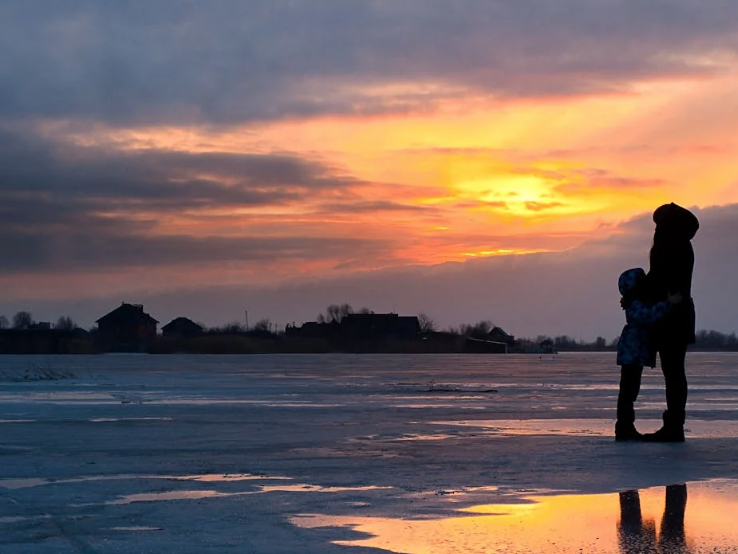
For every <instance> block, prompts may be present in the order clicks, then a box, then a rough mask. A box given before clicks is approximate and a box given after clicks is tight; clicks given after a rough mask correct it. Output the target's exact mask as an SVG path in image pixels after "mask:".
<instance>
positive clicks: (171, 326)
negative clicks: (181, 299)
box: [161, 317, 204, 338]
mask: <svg viewBox="0 0 738 554" xmlns="http://www.w3.org/2000/svg"><path fill="white" fill-rule="evenodd" d="M203 331H204V329H203V327H202V325H199V324H197V323H195V322H194V321H192V320H191V319H189V318H186V317H177V318H175V319H173V320H172V321H170V322H169V323H167V324H166V325H165V326H164V327H162V328H161V332H162V334H163V335H164V336H165V337H184V338H187V337H194V336H196V335H201V334H202V332H203Z"/></svg>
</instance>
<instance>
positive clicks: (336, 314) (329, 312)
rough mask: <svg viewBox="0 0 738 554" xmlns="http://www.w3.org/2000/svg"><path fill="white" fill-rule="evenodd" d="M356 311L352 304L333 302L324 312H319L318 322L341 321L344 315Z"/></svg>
mask: <svg viewBox="0 0 738 554" xmlns="http://www.w3.org/2000/svg"><path fill="white" fill-rule="evenodd" d="M352 313H354V309H353V308H352V307H351V304H331V305H330V306H328V307H327V308H326V310H325V313H324V314H318V318H317V321H318V323H330V322H331V321H336V322H337V323H341V321H342V320H343V318H344V317H346V316H347V315H349V314H352Z"/></svg>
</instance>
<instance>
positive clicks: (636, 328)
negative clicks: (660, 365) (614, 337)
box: [617, 300, 669, 367]
mask: <svg viewBox="0 0 738 554" xmlns="http://www.w3.org/2000/svg"><path fill="white" fill-rule="evenodd" d="M668 309H669V304H668V302H657V303H656V304H653V305H651V306H649V305H648V304H646V303H645V302H642V301H641V300H633V301H632V302H631V303H630V305H629V306H628V307H627V308H626V309H625V321H626V325H625V327H623V332H622V333H621V334H620V340H619V341H618V360H617V363H618V365H642V366H648V367H654V366H655V365H656V349H655V348H654V347H653V345H652V344H651V340H650V327H651V325H652V324H653V323H655V322H657V321H659V320H660V319H661V318H662V317H664V314H666V312H667V310H668Z"/></svg>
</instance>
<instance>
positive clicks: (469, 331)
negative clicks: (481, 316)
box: [460, 320, 495, 339]
mask: <svg viewBox="0 0 738 554" xmlns="http://www.w3.org/2000/svg"><path fill="white" fill-rule="evenodd" d="M494 326H495V324H494V323H492V322H491V321H489V320H484V321H480V322H478V323H475V324H474V325H469V324H468V323H464V324H462V325H461V328H460V331H461V334H462V335H465V336H467V337H474V338H478V339H482V338H485V337H486V336H487V335H488V334H489V332H490V331H491V330H492V328H493V327H494Z"/></svg>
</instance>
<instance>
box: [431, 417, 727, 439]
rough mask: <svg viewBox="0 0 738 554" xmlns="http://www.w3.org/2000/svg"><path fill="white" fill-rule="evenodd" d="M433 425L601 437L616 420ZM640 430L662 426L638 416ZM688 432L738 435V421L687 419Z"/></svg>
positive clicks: (480, 421) (608, 434)
mask: <svg viewBox="0 0 738 554" xmlns="http://www.w3.org/2000/svg"><path fill="white" fill-rule="evenodd" d="M430 423H432V424H433V425H444V426H458V427H467V428H478V429H480V430H481V431H482V432H484V433H488V434H492V435H498V436H528V435H549V436H550V435H554V436H578V437H581V436H602V437H612V436H613V432H614V422H613V421H611V420H609V419H525V420H520V419H514V420H511V419H486V420H484V419H478V420H462V421H433V422H430ZM636 425H637V426H638V429H639V430H642V431H644V432H648V431H649V430H656V429H658V428H659V427H661V421H660V420H657V419H639V420H638V421H636ZM684 430H685V432H686V433H687V436H688V437H691V438H736V437H738V421H735V420H712V421H706V420H699V419H688V420H687V424H686V426H685V429H684Z"/></svg>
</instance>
